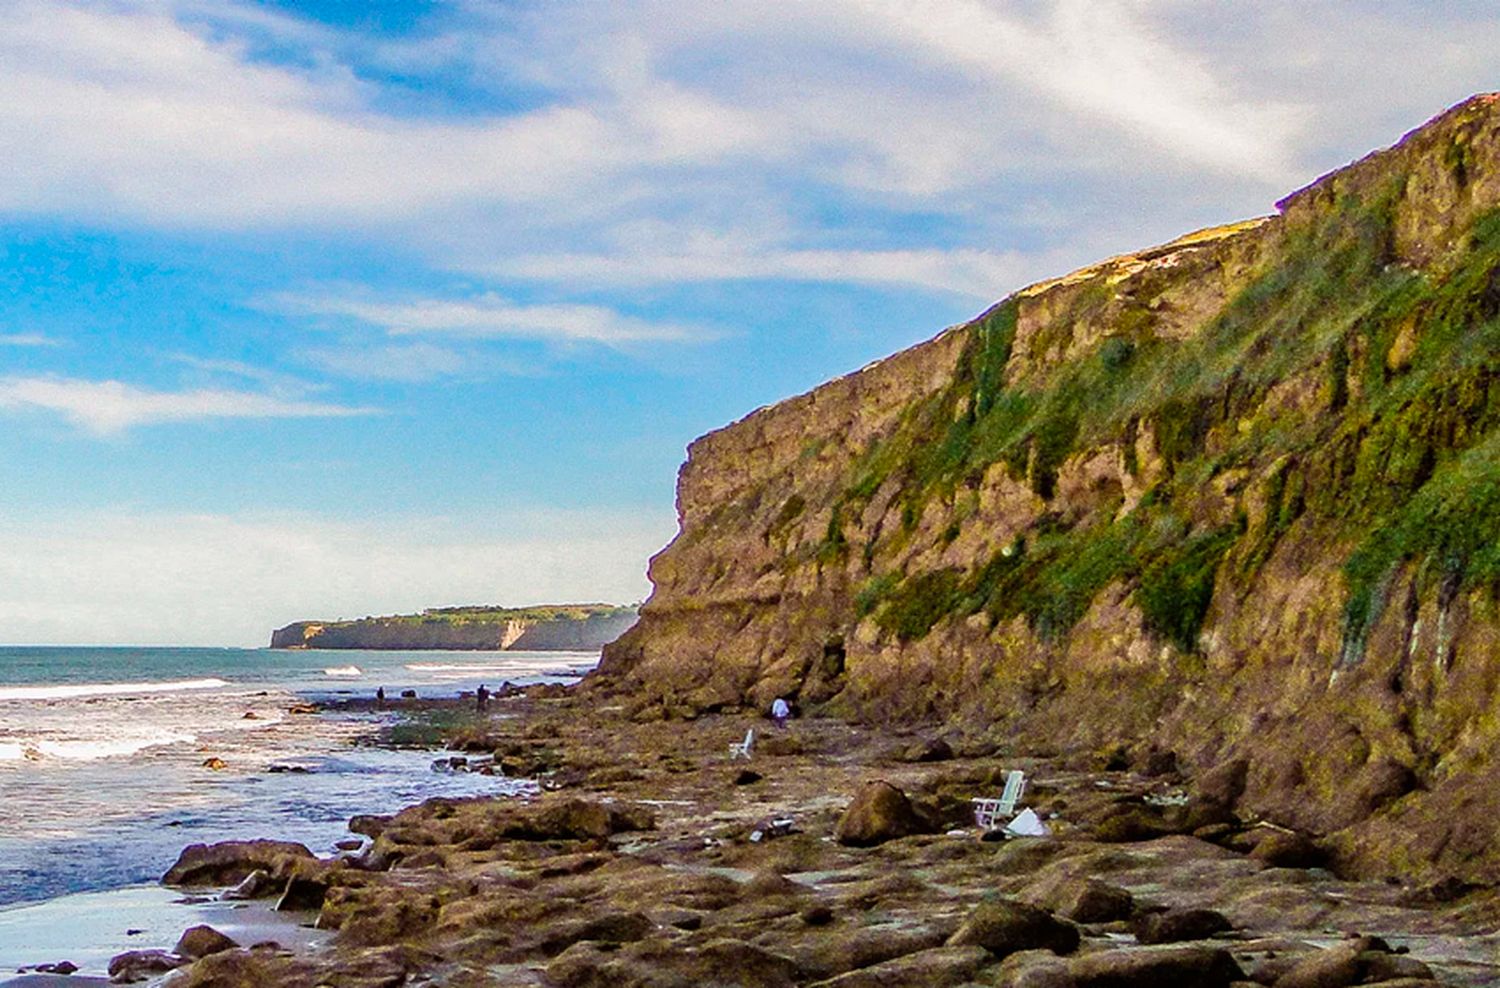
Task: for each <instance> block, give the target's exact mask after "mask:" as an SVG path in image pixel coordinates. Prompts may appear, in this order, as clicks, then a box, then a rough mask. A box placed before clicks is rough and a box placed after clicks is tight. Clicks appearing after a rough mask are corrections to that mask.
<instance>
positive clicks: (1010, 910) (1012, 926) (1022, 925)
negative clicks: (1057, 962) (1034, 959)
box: [948, 897, 1079, 957]
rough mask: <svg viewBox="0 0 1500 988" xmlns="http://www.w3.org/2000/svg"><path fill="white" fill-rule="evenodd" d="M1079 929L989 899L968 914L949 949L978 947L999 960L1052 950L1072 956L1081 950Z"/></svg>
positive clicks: (1012, 901) (1022, 906) (1014, 904)
mask: <svg viewBox="0 0 1500 988" xmlns="http://www.w3.org/2000/svg"><path fill="white" fill-rule="evenodd" d="M1078 941H1079V935H1078V927H1076V926H1074V925H1073V924H1072V923H1068V922H1064V921H1063V920H1060V919H1057V918H1056V917H1055V916H1053V915H1052V914H1051V913H1049V912H1047V911H1046V910H1045V909H1038V908H1037V907H1036V906H1032V905H1028V904H1027V903H1024V902H1018V901H1017V900H1015V899H1003V898H998V897H997V898H994V899H986V900H985V901H984V902H981V903H980V904H979V905H978V906H975V907H974V911H973V912H971V913H969V915H968V917H967V918H966V919H965V920H964V921H963V923H962V924H961V925H960V926H959V928H958V929H957V930H956V931H955V932H954V934H953V935H952V936H951V937H949V938H948V946H950V947H963V946H969V945H974V946H979V947H983V948H984V949H986V950H988V951H989V952H990V953H992V954H994V955H995V956H996V957H1005V956H1006V955H1007V954H1014V953H1016V952H1017V951H1020V950H1050V951H1052V952H1053V953H1054V954H1070V953H1072V952H1073V951H1074V950H1077V949H1078Z"/></svg>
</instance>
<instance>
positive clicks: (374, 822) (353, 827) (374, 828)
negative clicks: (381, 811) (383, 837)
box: [349, 813, 392, 840]
mask: <svg viewBox="0 0 1500 988" xmlns="http://www.w3.org/2000/svg"><path fill="white" fill-rule="evenodd" d="M391 819H392V818H391V817H390V816H389V815H375V814H370V813H362V814H360V815H359V816H353V817H350V818H349V832H350V833H351V834H364V835H365V836H366V837H368V838H370V839H371V840H374V839H375V838H376V837H379V836H380V833H381V831H383V830H385V828H386V826H387V825H388V824H389V823H390V822H391Z"/></svg>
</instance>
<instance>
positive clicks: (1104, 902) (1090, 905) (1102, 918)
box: [1024, 878, 1135, 923]
mask: <svg viewBox="0 0 1500 988" xmlns="http://www.w3.org/2000/svg"><path fill="white" fill-rule="evenodd" d="M1024 897H1025V899H1026V901H1028V902H1030V903H1032V904H1033V905H1037V906H1041V907H1042V908H1044V909H1047V910H1049V911H1051V912H1053V913H1056V914H1057V915H1058V916H1061V917H1063V918H1064V919H1070V920H1072V921H1073V922H1075V923H1111V922H1114V921H1115V920H1117V919H1129V918H1130V917H1131V915H1132V914H1133V913H1134V912H1135V898H1134V897H1133V896H1132V895H1131V894H1130V892H1129V890H1127V889H1122V888H1120V887H1119V886H1118V885H1110V884H1109V883H1108V882H1101V881H1099V880H1098V879H1097V878H1067V879H1063V880H1061V881H1055V882H1047V883H1044V884H1042V885H1040V886H1037V887H1034V888H1031V889H1028V890H1027V891H1026V893H1025V896H1024Z"/></svg>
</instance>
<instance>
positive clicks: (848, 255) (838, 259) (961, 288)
mask: <svg viewBox="0 0 1500 988" xmlns="http://www.w3.org/2000/svg"><path fill="white" fill-rule="evenodd" d="M1049 263H1050V261H1049V259H1048V258H1046V257H1038V256H1035V255H1027V254H1022V253H1020V252H1016V251H988V250H964V249H958V250H936V249H916V250H883V251H882V250H793V249H786V248H775V247H771V248H764V247H748V246H747V247H739V246H735V245H732V244H726V245H723V246H721V247H715V246H711V245H700V248H699V249H697V250H694V251H692V252H688V253H637V252H633V251H617V252H601V253H597V254H541V255H535V256H530V257H519V258H516V259H514V260H511V261H505V262H502V263H500V264H497V265H495V266H494V267H493V268H491V271H492V272H493V273H496V274H502V275H506V276H508V277H518V278H526V279H531V280H536V281H553V282H579V283H584V284H593V285H603V286H634V285H654V284H687V283H691V282H705V281H747V280H752V279H774V280H782V279H785V280H794V281H818V282H839V283H845V284H868V285H902V286H908V287H916V288H923V289H928V290H932V291H939V292H951V293H953V294H956V295H965V296H969V297H972V298H978V299H993V298H998V297H999V296H1000V295H1002V294H1004V293H1005V291H1006V290H1008V289H1012V288H1015V287H1017V286H1018V285H1020V284H1022V283H1023V282H1024V281H1025V280H1026V279H1028V278H1040V277H1042V276H1043V275H1045V274H1046V273H1047V271H1048V270H1051V269H1050V268H1049V267H1048V266H1047V265H1048V264H1049Z"/></svg>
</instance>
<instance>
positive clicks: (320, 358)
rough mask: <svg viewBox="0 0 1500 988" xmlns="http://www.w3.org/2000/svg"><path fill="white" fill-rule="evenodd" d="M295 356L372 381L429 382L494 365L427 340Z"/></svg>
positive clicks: (308, 350) (317, 350) (308, 351)
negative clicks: (434, 344)
mask: <svg viewBox="0 0 1500 988" xmlns="http://www.w3.org/2000/svg"><path fill="white" fill-rule="evenodd" d="M297 356H298V357H299V358H300V359H301V360H303V361H305V362H306V363H309V364H311V365H312V366H314V367H320V368H322V369H323V370H326V371H330V372H332V373H334V374H337V375H339V376H340V377H352V378H356V379H363V380H374V381H431V380H435V379H437V378H441V377H456V376H461V375H464V374H469V373H473V372H474V371H475V370H476V369H479V368H483V369H485V370H491V369H493V365H494V362H493V361H492V360H489V359H476V358H475V357H474V356H473V355H471V354H464V353H460V352H458V351H457V350H451V349H449V348H447V347H440V346H432V345H431V344H428V343H413V344H386V345H377V346H368V345H359V344H354V345H346V346H338V347H307V348H304V349H302V350H299V351H298V352H297Z"/></svg>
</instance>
